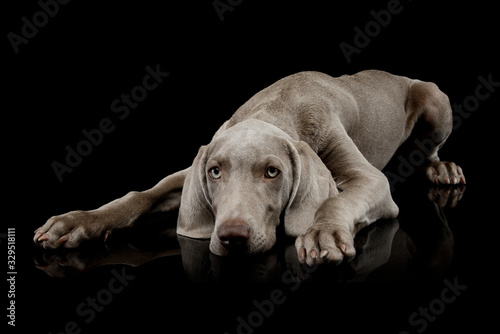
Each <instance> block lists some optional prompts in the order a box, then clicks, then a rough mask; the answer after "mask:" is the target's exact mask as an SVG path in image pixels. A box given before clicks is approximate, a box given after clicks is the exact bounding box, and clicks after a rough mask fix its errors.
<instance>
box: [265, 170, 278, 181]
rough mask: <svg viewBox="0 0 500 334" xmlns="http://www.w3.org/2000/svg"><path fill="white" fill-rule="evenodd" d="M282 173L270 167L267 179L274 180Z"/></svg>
mask: <svg viewBox="0 0 500 334" xmlns="http://www.w3.org/2000/svg"><path fill="white" fill-rule="evenodd" d="M279 173H280V171H279V169H278V168H276V167H268V168H267V171H266V175H265V177H266V178H268V179H274V178H275V177H276V176H278V175H279Z"/></svg>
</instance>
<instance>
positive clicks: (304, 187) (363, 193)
mask: <svg viewBox="0 0 500 334" xmlns="http://www.w3.org/2000/svg"><path fill="white" fill-rule="evenodd" d="M451 129H452V110H451V107H450V103H449V100H448V97H447V96H446V95H445V94H444V93H443V92H441V91H440V90H439V89H438V87H437V86H436V85H435V84H433V83H429V82H422V81H419V80H412V79H409V78H405V77H401V76H395V75H391V74H389V73H385V72H381V71H363V72H360V73H357V74H355V75H352V76H341V77H339V78H332V77H330V76H328V75H326V74H322V73H318V72H301V73H297V74H294V75H291V76H288V77H286V78H284V79H281V80H279V81H278V82H276V83H275V84H273V85H271V86H269V87H268V88H266V89H264V90H262V91H260V92H259V93H257V94H256V95H254V96H253V97H252V98H251V99H250V100H248V101H247V102H246V103H245V104H244V105H243V106H241V107H240V108H239V109H238V110H237V111H236V113H235V114H234V115H233V116H232V117H231V119H229V120H228V121H226V122H225V123H224V124H223V125H222V126H221V127H220V128H219V130H218V131H217V133H216V134H215V135H214V137H213V139H212V141H211V142H210V144H208V145H207V146H202V147H201V148H200V150H199V152H198V155H197V156H196V158H195V159H194V161H193V164H192V166H191V167H190V168H187V169H185V170H182V171H180V172H177V173H175V174H172V175H170V176H168V177H166V178H164V179H163V180H161V181H160V182H159V183H158V184H157V185H156V186H154V187H153V188H152V189H149V190H146V191H143V192H130V193H128V194H127V195H125V196H124V197H122V198H119V199H117V200H114V201H112V202H110V203H108V204H106V205H104V206H102V207H100V208H98V209H96V210H91V211H72V212H69V213H66V214H63V215H60V216H55V217H52V218H50V219H49V220H48V221H47V222H46V223H45V225H43V226H42V227H40V228H39V229H38V230H37V231H36V232H35V237H34V240H35V242H36V243H38V244H39V245H41V246H43V247H44V248H48V249H52V248H58V247H66V248H74V247H78V246H79V245H80V244H81V243H82V241H85V240H88V239H94V238H103V239H104V240H106V238H107V237H108V235H109V234H110V233H111V232H112V231H113V230H115V229H118V228H124V227H128V226H131V225H132V224H133V223H134V222H135V221H136V220H137V218H138V217H139V216H141V215H143V214H145V213H151V212H157V211H168V210H173V209H176V208H179V218H178V223H177V233H178V234H180V235H184V236H188V237H191V238H210V239H211V241H210V250H211V251H212V252H213V253H214V254H217V255H227V254H230V253H233V252H238V251H239V252H247V253H258V252H264V251H267V250H269V249H270V248H271V247H273V245H274V244H275V242H276V227H277V226H278V225H279V224H280V217H281V214H282V213H283V217H284V225H285V226H284V229H285V232H286V233H287V235H290V236H293V237H297V239H296V242H295V245H296V248H297V252H298V257H299V260H300V261H301V262H306V263H307V264H309V265H313V264H315V263H319V262H338V261H341V260H342V259H343V258H351V257H353V256H354V255H355V249H354V245H353V238H354V236H355V234H356V232H357V231H359V229H361V228H362V227H364V226H366V225H368V224H370V223H372V222H374V221H376V220H377V219H381V218H394V217H396V216H397V215H398V207H397V205H396V204H395V203H394V201H393V200H392V197H391V193H390V187H389V182H388V180H387V178H386V177H385V176H384V174H382V172H381V171H380V170H381V169H382V168H383V167H384V166H385V165H386V164H387V163H388V161H389V160H390V159H391V157H392V156H393V155H394V154H395V152H396V150H397V149H398V147H399V146H400V145H401V144H402V143H403V142H405V140H406V139H408V137H409V136H410V133H412V132H413V133H412V138H413V137H414V138H416V140H419V141H420V142H425V143H426V147H427V148H428V150H426V152H427V153H429V154H428V156H427V157H426V159H427V163H426V164H425V169H424V170H425V173H426V175H427V178H428V179H429V180H430V181H431V182H434V183H437V184H459V183H465V178H464V175H463V173H462V169H461V168H460V167H459V166H457V165H456V164H454V163H453V162H444V161H440V160H439V158H438V154H437V153H438V150H439V148H441V146H442V145H443V144H444V142H445V140H446V139H447V137H448V136H449V135H450V133H451Z"/></svg>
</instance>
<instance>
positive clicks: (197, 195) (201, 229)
mask: <svg viewBox="0 0 500 334" xmlns="http://www.w3.org/2000/svg"><path fill="white" fill-rule="evenodd" d="M206 148H207V147H206V146H202V147H200V149H199V151H198V155H197V156H196V158H195V159H194V161H193V165H192V166H191V169H190V171H189V173H188V175H187V176H186V180H185V181H184V187H183V189H182V196H181V206H180V208H179V217H178V219H177V234H180V235H184V236H186V237H190V238H195V239H201V238H210V236H211V235H212V232H213V230H214V225H215V216H214V213H213V210H212V205H211V202H210V199H209V197H208V191H207V186H206V185H207V182H206V174H205V166H206V161H207V158H206V153H205V152H206Z"/></svg>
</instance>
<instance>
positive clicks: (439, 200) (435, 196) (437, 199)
mask: <svg viewBox="0 0 500 334" xmlns="http://www.w3.org/2000/svg"><path fill="white" fill-rule="evenodd" d="M465 188H466V187H465V185H458V186H436V187H431V188H429V191H428V192H427V197H428V198H429V200H430V201H432V202H434V203H436V204H437V205H438V206H439V207H441V208H444V207H450V208H454V207H455V206H456V205H457V204H458V202H459V201H460V200H461V199H462V197H463V195H464V192H465Z"/></svg>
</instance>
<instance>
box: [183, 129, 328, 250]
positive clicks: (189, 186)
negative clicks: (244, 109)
mask: <svg viewBox="0 0 500 334" xmlns="http://www.w3.org/2000/svg"><path fill="white" fill-rule="evenodd" d="M337 193H338V191H337V188H336V186H335V183H334V181H333V178H332V176H331V173H330V171H329V170H328V169H327V168H326V166H325V165H324V164H323V162H322V161H321V159H320V158H319V157H318V156H317V155H316V154H315V153H314V151H313V150H312V149H311V148H310V147H309V146H308V145H307V144H306V143H304V142H300V141H295V140H293V139H292V138H291V137H290V136H288V135H287V134H286V133H285V132H283V131H282V130H280V129H278V128H277V127H275V126H273V125H271V124H268V123H265V122H262V121H258V120H247V121H244V122H241V123H238V124H236V125H235V126H233V127H230V128H229V129H226V130H224V131H222V132H221V133H218V134H217V135H216V136H215V137H214V139H213V140H212V142H211V143H210V144H209V145H207V146H203V147H201V148H200V150H199V152H198V155H197V156H196V158H195V160H194V162H193V165H192V167H191V170H190V173H189V175H188V176H187V178H186V181H185V183H184V188H183V193H182V198H181V207H180V210H179V220H178V226H177V233H178V234H181V235H185V236H188V237H192V238H210V239H211V241H210V250H211V251H212V252H213V253H214V254H217V255H227V254H229V253H231V252H238V251H239V252H246V253H258V252H264V251H267V250H269V249H270V248H271V247H272V246H273V245H274V244H275V242H276V227H277V226H278V225H279V223H280V215H281V213H282V212H283V211H285V215H284V223H285V232H286V233H287V234H288V235H290V236H298V235H300V234H303V233H305V231H306V230H307V228H308V227H309V226H311V225H312V223H313V221H314V214H315V212H316V210H317V209H318V207H319V206H320V205H321V203H322V202H323V201H324V200H325V199H327V198H328V197H330V196H333V195H335V194H337Z"/></svg>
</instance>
